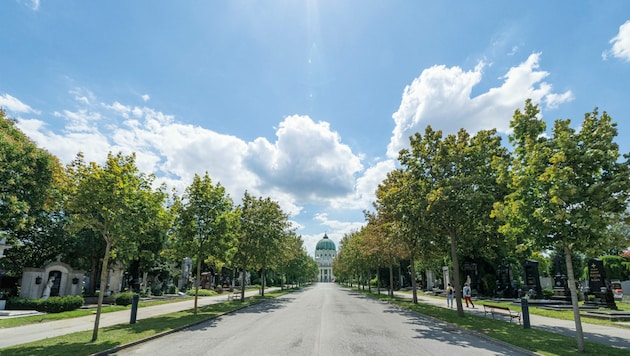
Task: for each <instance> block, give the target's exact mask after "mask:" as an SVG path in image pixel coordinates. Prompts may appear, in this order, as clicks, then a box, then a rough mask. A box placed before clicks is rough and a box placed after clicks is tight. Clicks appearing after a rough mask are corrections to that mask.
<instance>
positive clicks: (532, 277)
mask: <svg viewBox="0 0 630 356" xmlns="http://www.w3.org/2000/svg"><path fill="white" fill-rule="evenodd" d="M523 271H524V273H525V286H524V289H525V292H526V293H527V294H528V295H529V298H531V299H541V298H542V295H543V294H542V288H541V286H540V276H539V275H538V261H536V260H525V261H524V262H523Z"/></svg>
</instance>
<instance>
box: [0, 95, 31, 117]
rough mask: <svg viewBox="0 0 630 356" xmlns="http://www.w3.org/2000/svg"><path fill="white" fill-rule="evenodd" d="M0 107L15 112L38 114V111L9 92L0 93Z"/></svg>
mask: <svg viewBox="0 0 630 356" xmlns="http://www.w3.org/2000/svg"><path fill="white" fill-rule="evenodd" d="M0 108H4V109H5V110H7V111H9V112H13V113H16V114H28V113H34V114H39V111H37V110H33V108H31V107H30V106H28V105H26V104H24V103H23V102H21V101H20V100H19V99H17V98H15V97H13V96H11V95H9V94H3V95H0Z"/></svg>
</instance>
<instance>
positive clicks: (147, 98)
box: [142, 94, 151, 103]
mask: <svg viewBox="0 0 630 356" xmlns="http://www.w3.org/2000/svg"><path fill="white" fill-rule="evenodd" d="M149 100H151V97H150V96H149V94H144V95H142V101H144V102H145V103H146V102H147V101H149Z"/></svg>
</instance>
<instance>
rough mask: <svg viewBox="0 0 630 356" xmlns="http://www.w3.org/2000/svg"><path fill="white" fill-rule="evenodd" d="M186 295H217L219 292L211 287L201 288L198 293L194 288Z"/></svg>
mask: <svg viewBox="0 0 630 356" xmlns="http://www.w3.org/2000/svg"><path fill="white" fill-rule="evenodd" d="M186 295H189V296H191V297H194V296H195V295H197V296H199V297H211V296H213V295H217V292H215V291H213V290H210V289H199V290H198V291H197V292H196V293H195V290H194V289H189V290H187V291H186Z"/></svg>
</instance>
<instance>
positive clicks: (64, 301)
mask: <svg viewBox="0 0 630 356" xmlns="http://www.w3.org/2000/svg"><path fill="white" fill-rule="evenodd" d="M83 304H84V300H83V297H81V296H66V297H50V298H48V299H27V298H19V297H14V298H10V299H9V300H8V302H7V306H6V308H7V309H9V310H37V311H39V312H44V313H61V312H65V311H70V310H75V309H78V308H80V307H82V306H83Z"/></svg>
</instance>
